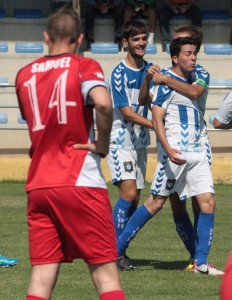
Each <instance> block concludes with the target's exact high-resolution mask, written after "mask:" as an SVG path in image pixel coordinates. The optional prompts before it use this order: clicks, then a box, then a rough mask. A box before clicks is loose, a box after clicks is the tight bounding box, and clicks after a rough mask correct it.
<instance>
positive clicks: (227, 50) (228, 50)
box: [204, 44, 232, 55]
mask: <svg viewBox="0 0 232 300" xmlns="http://www.w3.org/2000/svg"><path fill="white" fill-rule="evenodd" d="M204 52H205V54H217V55H231V54H232V45H230V44H205V45H204Z"/></svg>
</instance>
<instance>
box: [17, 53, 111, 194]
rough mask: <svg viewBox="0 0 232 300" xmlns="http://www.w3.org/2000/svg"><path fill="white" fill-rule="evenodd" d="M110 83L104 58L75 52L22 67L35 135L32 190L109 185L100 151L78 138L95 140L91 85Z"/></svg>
mask: <svg viewBox="0 0 232 300" xmlns="http://www.w3.org/2000/svg"><path fill="white" fill-rule="evenodd" d="M99 85H102V86H106V84H105V82H104V76H103V72H102V69H101V67H100V66H99V64H98V63H97V62H96V61H94V60H92V59H88V58H84V57H80V56H77V55H75V54H63V55H57V56H45V57H42V58H40V59H37V60H35V61H33V62H32V63H30V64H29V65H27V66H25V67H24V68H22V69H21V70H20V71H19V72H18V74H17V77H16V93H17V97H18V102H19V107H20V111H21V114H22V116H23V118H24V119H25V120H26V121H27V124H28V127H29V134H30V138H31V148H30V157H31V164H30V168H29V172H28V177H27V183H26V190H27V191H30V190H34V189H38V188H48V187H58V186H74V185H76V186H90V187H104V188H105V181H104V178H103V176H102V173H101V170H100V157H99V155H96V154H93V153H90V152H88V151H86V150H76V149H74V148H73V145H74V144H83V143H88V142H90V141H93V140H94V131H93V106H92V105H91V103H86V101H87V100H86V99H87V95H88V92H89V90H90V89H92V88H93V87H95V86H99Z"/></svg>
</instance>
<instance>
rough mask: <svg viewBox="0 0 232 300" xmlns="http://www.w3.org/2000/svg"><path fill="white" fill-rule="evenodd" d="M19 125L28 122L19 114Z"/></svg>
mask: <svg viewBox="0 0 232 300" xmlns="http://www.w3.org/2000/svg"><path fill="white" fill-rule="evenodd" d="M18 123H19V124H27V122H26V121H25V120H24V119H23V118H22V116H21V114H20V113H18Z"/></svg>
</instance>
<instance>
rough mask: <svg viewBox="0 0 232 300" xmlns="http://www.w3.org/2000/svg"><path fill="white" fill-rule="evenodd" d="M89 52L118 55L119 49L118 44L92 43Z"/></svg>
mask: <svg viewBox="0 0 232 300" xmlns="http://www.w3.org/2000/svg"><path fill="white" fill-rule="evenodd" d="M91 52H92V53H106V54H111V53H118V52H119V47H118V44H111V43H94V44H91Z"/></svg>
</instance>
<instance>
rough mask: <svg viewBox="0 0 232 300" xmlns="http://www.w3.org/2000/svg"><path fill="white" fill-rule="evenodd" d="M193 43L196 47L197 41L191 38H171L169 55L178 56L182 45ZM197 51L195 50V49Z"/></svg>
mask: <svg viewBox="0 0 232 300" xmlns="http://www.w3.org/2000/svg"><path fill="white" fill-rule="evenodd" d="M189 44H190V45H194V46H196V47H197V43H196V41H195V40H194V39H193V38H190V37H183V38H182V37H180V38H177V39H173V40H172V42H171V44H170V55H171V57H173V56H177V57H178V56H179V54H180V51H181V47H182V46H184V45H189ZM196 52H197V51H196Z"/></svg>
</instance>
